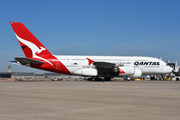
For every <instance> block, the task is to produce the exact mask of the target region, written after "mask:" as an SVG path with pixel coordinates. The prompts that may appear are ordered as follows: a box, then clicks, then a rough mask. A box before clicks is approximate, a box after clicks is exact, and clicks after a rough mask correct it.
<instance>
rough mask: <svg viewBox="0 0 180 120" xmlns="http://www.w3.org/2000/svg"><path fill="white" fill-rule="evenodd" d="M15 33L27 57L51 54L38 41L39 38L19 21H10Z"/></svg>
mask: <svg viewBox="0 0 180 120" xmlns="http://www.w3.org/2000/svg"><path fill="white" fill-rule="evenodd" d="M10 24H11V26H12V28H13V30H14V32H15V35H16V37H17V39H18V41H19V43H20V45H21V47H22V49H23V52H24V54H25V56H26V57H28V58H39V57H42V56H44V57H45V56H52V54H51V53H50V52H49V51H48V50H47V49H46V48H45V47H44V46H43V45H42V44H41V43H40V42H39V40H38V39H37V38H36V37H35V36H34V35H33V34H32V33H31V32H30V31H29V30H28V29H27V28H26V27H25V26H24V25H23V24H22V23H19V22H10Z"/></svg>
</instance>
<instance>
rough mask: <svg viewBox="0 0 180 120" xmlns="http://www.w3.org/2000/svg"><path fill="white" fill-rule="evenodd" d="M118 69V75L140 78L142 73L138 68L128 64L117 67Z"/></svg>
mask: <svg viewBox="0 0 180 120" xmlns="http://www.w3.org/2000/svg"><path fill="white" fill-rule="evenodd" d="M118 71H119V76H127V77H131V78H140V77H141V75H142V71H141V70H140V68H138V67H135V66H130V65H129V66H128V65H127V66H122V67H119V68H118Z"/></svg>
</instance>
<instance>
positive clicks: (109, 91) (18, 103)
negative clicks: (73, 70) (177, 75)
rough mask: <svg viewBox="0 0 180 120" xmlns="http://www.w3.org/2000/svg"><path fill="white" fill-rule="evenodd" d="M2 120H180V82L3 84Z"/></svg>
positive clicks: (0, 90) (0, 91)
mask: <svg viewBox="0 0 180 120" xmlns="http://www.w3.org/2000/svg"><path fill="white" fill-rule="evenodd" d="M0 120H180V81H114V82H104V83H103V82H86V81H41V82H35V81H34V82H28V81H25V82H19V81H8V82H5V81H1V82H0Z"/></svg>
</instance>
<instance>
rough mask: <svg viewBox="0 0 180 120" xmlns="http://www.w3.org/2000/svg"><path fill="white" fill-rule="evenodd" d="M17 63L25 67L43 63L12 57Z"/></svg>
mask: <svg viewBox="0 0 180 120" xmlns="http://www.w3.org/2000/svg"><path fill="white" fill-rule="evenodd" d="M14 58H15V60H16V61H17V62H19V63H20V64H21V65H27V64H43V63H45V62H43V61H40V60H35V59H31V58H26V57H14Z"/></svg>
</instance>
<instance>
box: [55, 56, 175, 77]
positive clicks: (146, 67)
mask: <svg viewBox="0 0 180 120" xmlns="http://www.w3.org/2000/svg"><path fill="white" fill-rule="evenodd" d="M55 57H56V58H57V59H58V60H60V61H61V62H62V63H63V64H64V65H65V66H66V68H67V69H68V70H69V71H70V72H71V74H72V75H79V74H77V72H76V71H78V70H80V69H94V68H95V66H94V65H93V64H91V65H89V61H88V60H87V58H90V59H91V60H93V61H98V62H108V63H115V64H117V65H118V64H119V65H124V66H134V67H136V68H139V69H140V70H141V72H142V75H162V74H167V73H170V72H171V71H172V68H171V67H169V66H167V65H166V63H165V62H164V61H162V60H160V59H157V58H152V57H136V56H135V57H133V56H132V57H128V56H62V55H61V56H55Z"/></svg>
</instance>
